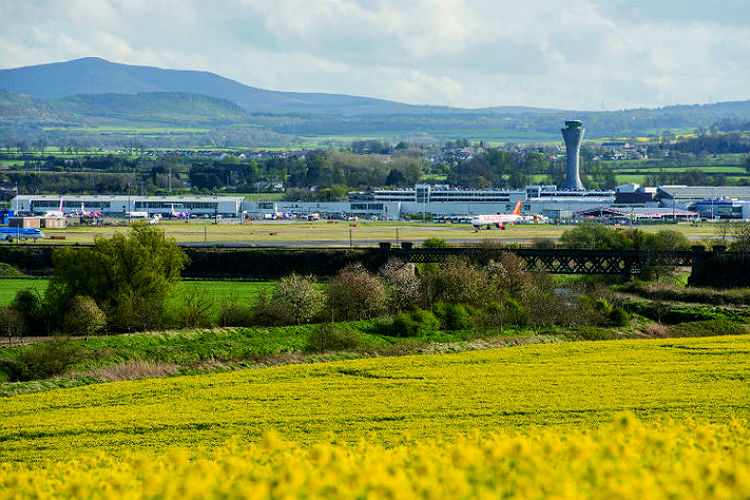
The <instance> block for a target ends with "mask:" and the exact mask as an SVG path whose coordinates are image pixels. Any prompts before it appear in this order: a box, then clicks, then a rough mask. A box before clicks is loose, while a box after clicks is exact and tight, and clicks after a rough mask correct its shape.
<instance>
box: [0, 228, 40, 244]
mask: <svg viewBox="0 0 750 500" xmlns="http://www.w3.org/2000/svg"><path fill="white" fill-rule="evenodd" d="M38 238H46V236H44V233H43V232H41V231H40V230H38V229H32V228H25V227H0V240H5V241H13V239H18V240H28V239H32V240H34V241H36V240H37V239H38Z"/></svg>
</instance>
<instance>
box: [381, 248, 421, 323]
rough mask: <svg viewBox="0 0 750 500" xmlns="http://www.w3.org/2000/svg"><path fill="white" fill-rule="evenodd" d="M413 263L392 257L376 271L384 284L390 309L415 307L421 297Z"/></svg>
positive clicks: (397, 309) (398, 309) (399, 309)
mask: <svg viewBox="0 0 750 500" xmlns="http://www.w3.org/2000/svg"><path fill="white" fill-rule="evenodd" d="M415 271H416V270H415V266H414V264H410V263H406V262H404V261H402V260H400V259H397V258H392V259H390V260H389V261H388V262H386V263H385V264H384V265H383V267H381V268H380V270H379V271H378V275H379V276H380V278H381V279H382V280H383V282H384V283H385V285H386V289H387V292H388V305H389V307H390V309H391V310H392V311H402V310H404V309H409V308H411V307H415V306H416V305H417V304H418V303H419V302H420V299H421V294H420V289H419V278H418V277H417V275H416V272H415Z"/></svg>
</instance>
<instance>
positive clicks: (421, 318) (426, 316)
mask: <svg viewBox="0 0 750 500" xmlns="http://www.w3.org/2000/svg"><path fill="white" fill-rule="evenodd" d="M439 329H440V321H439V320H438V319H437V318H436V317H435V315H434V314H432V313H431V312H430V311H425V310H423V309H418V308H416V309H412V310H411V311H405V312H401V313H398V314H397V315H396V316H394V318H393V320H392V321H391V324H390V325H389V327H388V329H387V333H388V334H389V335H392V336H394V337H423V336H425V335H427V334H429V333H432V332H434V331H437V330H439Z"/></svg>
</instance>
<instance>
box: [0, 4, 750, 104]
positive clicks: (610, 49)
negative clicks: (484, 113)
mask: <svg viewBox="0 0 750 500" xmlns="http://www.w3.org/2000/svg"><path fill="white" fill-rule="evenodd" d="M0 12H2V13H3V14H4V17H5V19H6V22H4V23H2V25H0V67H5V68H8V67H15V66H21V65H31V64H39V63H43V62H52V61H61V60H67V59H73V58H77V57H84V56H100V57H104V58H106V59H110V60H114V61H117V62H124V63H130V64H145V65H155V66H160V67H169V68H178V69H198V70H207V71H213V72H216V73H219V74H221V75H223V76H227V77H229V78H233V79H236V80H238V81H241V82H242V83H245V84H248V85H253V86H257V87H263V88H270V89H274V90H295V91H311V92H330V93H347V94H356V95H369V96H373V97H380V98H386V99H393V100H399V101H404V102H413V103H419V104H444V105H453V106H464V107H484V106H494V105H534V106H548V107H566V108H578V109H599V108H600V107H601V106H602V104H603V105H604V107H606V108H609V109H614V108H623V107H638V106H659V105H667V104H674V103H681V102H684V103H692V102H705V101H707V100H708V99H709V98H712V99H713V100H731V99H747V98H748V97H750V93H749V91H748V89H750V71H748V69H750V68H748V61H750V46H749V45H748V44H747V39H748V35H750V26H749V25H748V23H747V19H748V17H749V16H750V5H748V4H747V2H746V1H745V0H717V1H716V2H711V3H710V4H707V3H705V2H699V1H696V0H691V1H682V0H680V1H678V0H665V1H663V2H648V1H646V0H627V1H625V0H596V1H595V0H578V1H576V2H575V3H573V4H565V5H562V4H560V3H559V1H557V0H531V1H526V2H497V1H496V0H414V1H411V2H401V1H397V0H359V1H354V0H276V1H274V2H268V1H267V0H227V1H225V2H223V3H219V4H217V3H214V2H209V1H206V0H185V1H179V0H164V1H159V2H154V1H153V0H127V1H126V0H70V1H66V2H60V1H55V0H47V1H37V2H26V1H21V0H0Z"/></svg>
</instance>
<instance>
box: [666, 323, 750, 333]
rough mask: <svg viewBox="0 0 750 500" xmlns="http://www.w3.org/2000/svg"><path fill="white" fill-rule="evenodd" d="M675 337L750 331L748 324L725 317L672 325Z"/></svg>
mask: <svg viewBox="0 0 750 500" xmlns="http://www.w3.org/2000/svg"><path fill="white" fill-rule="evenodd" d="M672 332H673V333H674V334H675V336H677V337H708V336H713V335H744V334H747V333H748V332H750V328H748V325H745V324H743V323H740V322H738V321H730V320H727V319H711V320H706V321H690V322H686V323H680V324H679V325H674V326H672Z"/></svg>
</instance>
